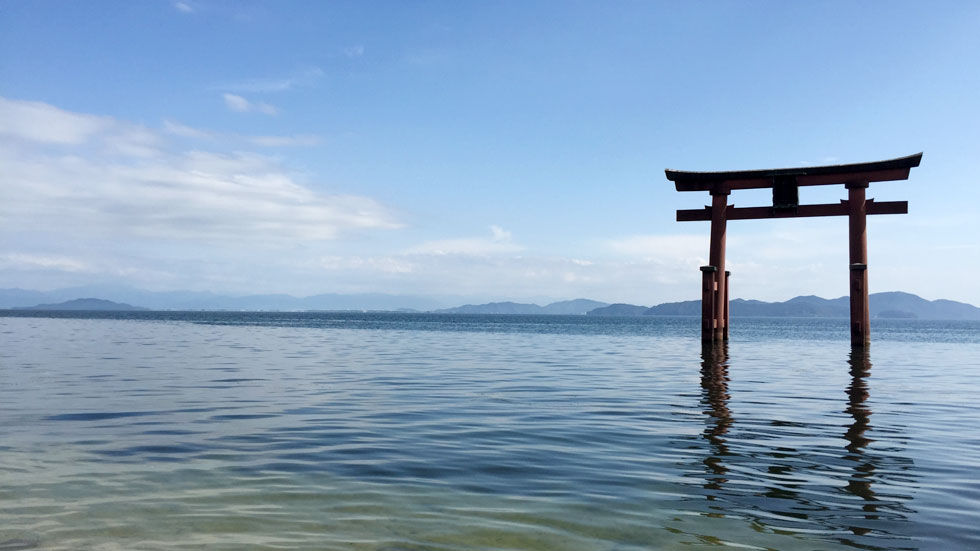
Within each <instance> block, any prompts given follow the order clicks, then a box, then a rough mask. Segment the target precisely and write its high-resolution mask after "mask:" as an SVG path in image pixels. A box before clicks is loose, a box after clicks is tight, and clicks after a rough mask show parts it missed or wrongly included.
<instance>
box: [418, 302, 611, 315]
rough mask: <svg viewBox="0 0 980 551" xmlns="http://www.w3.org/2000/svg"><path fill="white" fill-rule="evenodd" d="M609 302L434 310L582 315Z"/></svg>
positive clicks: (501, 304) (506, 304)
mask: <svg viewBox="0 0 980 551" xmlns="http://www.w3.org/2000/svg"><path fill="white" fill-rule="evenodd" d="M608 305H609V303H608V302H599V301H597V300H589V299H585V298H577V299H575V300H563V301H561V302H552V303H551V304H548V305H547V306H538V305H537V304H524V303H520V302H490V303H487V304H465V305H463V306H457V307H456V308H443V309H441V310H433V311H432V313H433V314H525V315H528V314H543V315H558V316H580V315H584V314H587V313H589V312H591V311H593V310H596V309H598V308H603V307H605V306H608Z"/></svg>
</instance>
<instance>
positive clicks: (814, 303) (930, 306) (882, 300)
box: [587, 291, 980, 320]
mask: <svg viewBox="0 0 980 551" xmlns="http://www.w3.org/2000/svg"><path fill="white" fill-rule="evenodd" d="M868 300H869V302H870V306H871V317H873V318H880V319H884V318H892V319H915V318H918V319H945V320H980V308H977V307H976V306H973V305H970V304H966V303H963V302H956V301H953V300H932V301H930V300H926V299H924V298H922V297H919V296H917V295H913V294H911V293H902V292H898V291H893V292H888V293H873V294H871V295H870V296H869V297H868ZM849 301H850V299H849V298H848V297H840V298H835V299H825V298H820V297H817V296H813V295H809V296H799V297H795V298H791V299H789V300H787V301H785V302H762V301H759V300H745V299H741V298H737V299H735V300H733V301H731V312H732V316H733V317H746V318H753V317H793V318H846V317H848V316H849V312H850V302H849ZM587 315H589V316H700V315H701V301H700V300H687V301H683V302H667V303H664V304H658V305H656V306H651V307H649V308H648V307H645V306H636V305H633V304H611V305H609V306H605V307H602V308H596V309H595V310H590V311H589V312H587Z"/></svg>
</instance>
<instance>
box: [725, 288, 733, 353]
mask: <svg viewBox="0 0 980 551" xmlns="http://www.w3.org/2000/svg"><path fill="white" fill-rule="evenodd" d="M731 276H732V273H731V272H729V271H726V272H725V340H726V341H727V340H728V328H729V327H731V325H732V317H731V304H732V299H731V297H730V296H729V295H728V279H729V278H730V277H731Z"/></svg>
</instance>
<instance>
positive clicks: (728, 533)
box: [0, 311, 980, 551]
mask: <svg viewBox="0 0 980 551" xmlns="http://www.w3.org/2000/svg"><path fill="white" fill-rule="evenodd" d="M699 322H700V320H698V319H694V318H592V317H585V316H578V317H572V316H480V315H471V316H463V315H429V314H371V313H364V314H359V313H235V312H141V313H97V312H93V313H56V312H52V313H38V312H12V311H2V312H0V550H3V551H10V550H15V549H34V548H37V549H46V550H47V549H92V550H103V549H105V550H109V549H120V550H122V549H127V550H128V549H150V550H153V549H205V548H206V549H218V550H225V549H227V550H232V549H234V550H238V549H256V550H265V549H268V550H272V549H354V550H379V551H380V550H387V551H394V550H470V549H472V550H477V549H479V550H491V549H492V550H496V549H508V550H518V549H519V550H537V549H540V550H544V549H555V550H640V549H644V550H645V549H714V548H717V547H718V546H731V547H735V548H744V549H778V550H795V549H977V548H980V478H978V476H977V473H978V472H980V383H978V382H977V376H978V375H980V323H978V322H936V321H916V320H881V321H875V322H874V323H873V326H872V340H873V343H872V346H871V347H870V349H869V350H868V351H867V352H866V353H865V352H861V351H856V350H852V349H851V347H850V343H849V340H848V339H849V335H848V333H847V321H846V320H829V319H737V320H733V323H734V325H733V328H732V340H731V342H730V343H729V344H728V345H727V346H716V347H710V346H709V347H706V348H705V347H702V345H701V343H700V341H699V335H700V333H699V331H700V329H699Z"/></svg>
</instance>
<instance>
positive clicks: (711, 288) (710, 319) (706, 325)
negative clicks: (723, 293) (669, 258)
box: [701, 266, 718, 343]
mask: <svg viewBox="0 0 980 551" xmlns="http://www.w3.org/2000/svg"><path fill="white" fill-rule="evenodd" d="M717 272H718V268H715V267H714V266H701V342H706V343H710V342H714V339H715V286H716V284H715V279H716V278H715V274H716V273H717Z"/></svg>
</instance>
